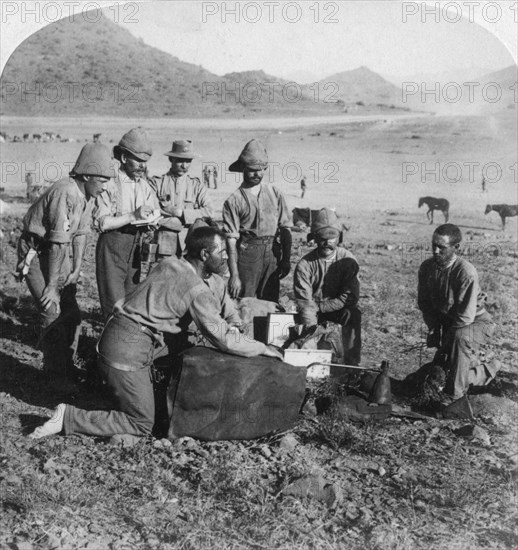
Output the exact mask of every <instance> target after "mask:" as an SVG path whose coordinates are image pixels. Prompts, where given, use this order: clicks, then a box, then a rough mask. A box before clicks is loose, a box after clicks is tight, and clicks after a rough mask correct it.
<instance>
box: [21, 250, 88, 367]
mask: <svg viewBox="0 0 518 550" xmlns="http://www.w3.org/2000/svg"><path fill="white" fill-rule="evenodd" d="M48 266H49V252H48V251H46V250H43V251H41V252H40V253H39V254H38V255H37V256H35V257H34V258H33V260H32V262H31V264H30V267H29V271H28V273H27V274H26V276H25V280H26V282H27V286H28V288H29V291H30V293H31V295H32V297H33V298H34V301H35V303H36V306H37V307H38V311H39V325H40V337H39V344H40V347H41V350H42V352H43V369H44V370H45V371H46V372H48V373H50V374H53V375H57V376H66V375H67V373H70V370H71V369H72V368H73V367H74V358H75V355H76V351H77V345H78V342H79V334H80V331H81V312H80V310H79V306H78V305H77V301H76V285H67V286H64V283H65V280H66V278H67V277H68V275H69V273H70V260H69V258H68V255H65V257H64V260H63V262H62V264H61V269H60V273H59V280H58V288H59V293H60V303H59V308H58V307H56V306H55V305H54V304H53V305H51V306H50V307H49V308H48V309H47V310H44V309H42V308H41V306H40V304H39V301H40V298H41V296H42V294H43V291H44V290H45V287H46V286H47V283H48V272H49V269H48Z"/></svg>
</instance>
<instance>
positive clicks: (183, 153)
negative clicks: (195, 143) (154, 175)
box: [164, 139, 200, 159]
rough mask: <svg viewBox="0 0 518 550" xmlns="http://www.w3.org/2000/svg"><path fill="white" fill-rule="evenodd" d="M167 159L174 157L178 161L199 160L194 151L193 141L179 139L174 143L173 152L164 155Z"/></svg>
mask: <svg viewBox="0 0 518 550" xmlns="http://www.w3.org/2000/svg"><path fill="white" fill-rule="evenodd" d="M164 155H165V156H166V157H174V158H177V159H197V158H199V157H200V155H197V154H196V153H195V152H194V151H193V149H192V141H191V140H190V139H178V140H176V141H173V145H172V147H171V150H170V151H168V152H167V153H164Z"/></svg>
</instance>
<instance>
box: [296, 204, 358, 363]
mask: <svg viewBox="0 0 518 550" xmlns="http://www.w3.org/2000/svg"><path fill="white" fill-rule="evenodd" d="M311 234H312V236H313V239H314V240H315V241H316V243H317V248H316V250H313V251H312V252H310V253H309V254H306V255H305V256H304V257H303V258H302V259H301V260H300V261H299V263H298V264H297V267H296V268H295V274H294V277H293V288H294V291H295V299H296V300H297V306H298V309H299V313H300V318H301V322H302V324H303V325H304V327H305V330H304V332H305V333H309V332H311V329H312V328H313V327H316V326H317V325H318V324H322V323H324V322H326V321H332V322H334V323H338V324H340V325H342V341H343V347H344V362H345V363H346V364H347V365H359V364H360V355H361V312H360V310H359V309H358V308H357V307H356V306H357V304H358V298H359V296H360V283H359V281H358V271H359V267H358V262H357V261H356V259H355V257H354V256H353V255H352V254H351V253H350V252H349V251H348V250H346V249H345V248H342V247H339V246H338V244H339V241H340V238H341V235H342V227H341V225H340V223H339V222H338V218H337V217H336V214H335V212H334V211H333V210H330V209H328V208H322V210H320V211H319V212H318V214H317V215H316V216H315V218H314V220H313V222H312V224H311Z"/></svg>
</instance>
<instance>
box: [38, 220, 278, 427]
mask: <svg viewBox="0 0 518 550" xmlns="http://www.w3.org/2000/svg"><path fill="white" fill-rule="evenodd" d="M186 249H187V254H186V257H185V258H182V259H177V258H176V257H170V258H167V259H164V260H163V261H162V263H160V264H159V265H157V266H156V267H155V268H154V269H153V271H152V272H151V273H150V274H149V276H148V277H147V279H146V280H145V281H143V282H142V283H140V284H139V285H138V286H137V288H136V289H135V291H134V292H133V293H132V294H130V295H129V296H128V297H127V298H126V299H124V300H121V301H120V302H118V303H117V304H116V305H115V308H114V313H113V315H112V316H111V317H110V318H109V320H108V322H107V324H106V326H105V328H104V331H103V334H102V336H101V339H100V341H99V343H98V346H97V350H98V353H99V364H100V368H101V371H102V374H103V376H104V378H105V380H106V382H107V384H108V387H109V388H110V390H111V391H112V393H113V395H114V397H115V399H116V400H117V403H118V410H113V411H85V410H81V409H78V408H76V407H73V406H71V405H65V404H60V405H58V407H57V408H56V411H55V412H54V415H53V416H52V418H51V419H50V420H48V421H47V422H46V423H45V424H44V425H43V426H41V427H39V428H37V429H36V430H35V431H34V432H33V433H32V434H31V437H32V438H39V437H44V436H47V435H53V434H57V433H60V432H61V431H63V432H64V433H65V435H72V434H88V435H95V436H112V435H116V434H131V435H135V436H148V435H150V434H151V431H152V428H153V423H154V419H155V401H154V396H153V383H152V376H151V369H152V366H153V362H154V361H155V360H156V359H158V358H160V357H164V356H166V355H173V354H177V353H178V352H180V351H182V350H181V349H178V345H177V344H176V347H175V341H176V342H177V341H178V338H176V339H175V336H176V337H178V336H179V335H181V334H182V333H184V332H185V330H186V329H187V327H188V325H189V323H190V322H191V320H194V322H195V323H196V325H197V326H198V328H199V329H200V331H201V332H202V334H203V335H204V336H205V338H206V339H207V340H208V341H209V342H210V343H211V344H212V345H213V346H214V347H216V348H217V349H219V350H221V351H225V352H228V353H231V354H234V355H240V356H243V357H254V356H257V355H266V356H268V357H277V358H279V359H282V355H281V353H279V352H278V351H277V350H276V349H275V348H272V347H269V346H266V345H264V344H262V343H261V342H257V341H255V340H251V339H246V338H244V337H243V336H242V335H241V336H239V335H238V334H237V332H236V330H235V329H234V328H232V327H231V326H230V325H229V324H228V323H227V322H226V321H225V320H224V319H223V318H222V317H221V315H220V312H221V306H222V304H221V303H220V301H219V300H218V298H217V297H216V296H215V294H214V293H213V292H212V290H211V288H210V287H209V284H208V282H207V281H208V280H209V279H210V278H211V277H215V278H217V277H218V276H217V275H216V274H217V273H218V272H219V271H220V270H221V268H222V265H223V264H225V263H226V261H227V252H226V242H225V235H224V234H223V233H221V232H220V231H219V230H218V229H216V228H213V227H200V228H198V229H195V230H194V231H192V233H191V234H190V235H189V236H188V238H187V240H186ZM221 284H222V285H223V286H224V283H221ZM220 286H221V285H220Z"/></svg>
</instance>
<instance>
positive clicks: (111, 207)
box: [93, 180, 117, 233]
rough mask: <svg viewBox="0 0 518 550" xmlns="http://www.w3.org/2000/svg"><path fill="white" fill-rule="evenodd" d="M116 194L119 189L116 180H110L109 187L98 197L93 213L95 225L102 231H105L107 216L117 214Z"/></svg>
mask: <svg viewBox="0 0 518 550" xmlns="http://www.w3.org/2000/svg"><path fill="white" fill-rule="evenodd" d="M116 195H117V191H116V189H115V182H114V181H113V180H110V182H108V187H107V189H106V190H104V191H103V192H102V193H101V194H100V195H99V196H98V197H97V199H96V202H95V209H94V215H93V226H94V228H95V229H97V230H98V231H100V232H101V233H102V232H103V231H104V220H105V219H106V218H107V217H111V216H115V215H116V214H117V210H116V201H117V197H116Z"/></svg>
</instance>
